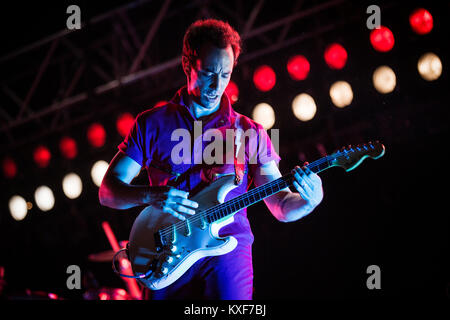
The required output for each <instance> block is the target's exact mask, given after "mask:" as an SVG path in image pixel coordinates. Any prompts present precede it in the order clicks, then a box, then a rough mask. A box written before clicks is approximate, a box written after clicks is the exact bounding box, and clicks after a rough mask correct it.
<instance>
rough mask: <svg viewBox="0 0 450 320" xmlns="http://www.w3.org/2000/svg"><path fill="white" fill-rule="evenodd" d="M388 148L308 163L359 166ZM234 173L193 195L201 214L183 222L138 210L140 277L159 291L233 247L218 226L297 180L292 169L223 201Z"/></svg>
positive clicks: (131, 248) (134, 257)
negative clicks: (202, 262)
mask: <svg viewBox="0 0 450 320" xmlns="http://www.w3.org/2000/svg"><path fill="white" fill-rule="evenodd" d="M384 152H385V148H384V146H383V145H382V144H381V143H379V142H378V141H377V142H374V143H371V142H369V143H367V144H363V145H358V146H356V147H351V146H349V147H347V148H343V149H341V150H340V151H338V152H335V153H333V154H332V155H329V156H325V157H323V158H321V159H319V160H317V161H314V162H312V163H310V164H308V165H307V167H308V168H309V169H310V170H311V171H312V172H314V173H319V172H321V171H323V170H326V169H328V168H331V167H342V168H344V169H345V170H346V171H350V170H353V169H355V168H356V167H357V166H359V165H360V164H361V162H362V161H363V160H364V159H366V158H372V159H378V158H380V157H381V156H383V154H384ZM234 180H235V177H234V173H233V174H230V175H225V176H221V177H220V178H218V179H217V180H215V181H214V182H212V183H211V184H210V185H209V186H207V187H206V188H204V189H203V190H201V191H200V192H199V193H197V194H196V195H195V196H193V197H192V198H191V200H193V201H196V202H198V204H199V207H198V209H197V210H196V213H195V214H194V215H192V216H190V217H189V218H187V219H186V220H185V221H181V220H179V219H177V218H175V217H173V216H172V215H170V214H167V213H164V212H162V210H160V209H158V208H155V207H152V206H148V207H146V208H145V209H144V210H142V212H141V213H140V214H139V215H138V217H137V218H136V220H135V222H134V224H133V227H132V229H131V233H130V239H129V240H130V241H129V244H128V258H129V260H130V262H131V266H132V269H133V273H134V276H133V277H135V278H137V279H138V281H140V282H141V283H142V284H143V285H144V286H146V287H147V288H149V289H152V290H159V289H162V288H165V287H167V286H168V285H170V284H172V283H173V282H174V281H176V280H177V279H178V278H180V277H181V276H182V275H183V274H184V273H185V272H186V271H187V270H188V269H189V268H190V267H191V266H192V265H193V264H194V263H195V262H196V261H198V260H199V259H201V258H203V257H207V256H218V255H223V254H226V253H228V252H231V251H232V250H233V249H234V248H235V247H236V246H237V240H236V238H234V237H232V236H228V237H220V236H219V230H220V228H222V227H223V226H225V225H227V224H230V223H232V222H233V221H234V219H233V215H234V214H235V213H236V212H238V211H240V210H242V209H243V208H245V207H248V206H250V205H252V204H255V203H257V202H259V201H261V200H263V199H264V198H267V197H269V196H271V195H273V194H275V193H277V192H279V191H281V190H283V189H285V188H286V187H289V186H290V185H292V182H293V181H294V177H293V175H292V173H289V174H286V175H284V176H283V177H281V178H279V179H276V180H273V181H271V182H268V183H266V184H264V185H261V186H258V187H256V188H254V189H252V190H249V191H248V192H246V193H244V194H242V195H239V196H237V197H235V198H233V199H231V200H228V201H227V202H224V199H225V196H226V195H227V193H228V192H229V191H230V190H232V189H233V188H235V187H236V184H235V181H234Z"/></svg>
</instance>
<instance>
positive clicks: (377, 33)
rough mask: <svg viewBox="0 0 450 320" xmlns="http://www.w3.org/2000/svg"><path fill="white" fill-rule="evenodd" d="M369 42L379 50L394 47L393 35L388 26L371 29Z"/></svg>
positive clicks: (384, 50)
mask: <svg viewBox="0 0 450 320" xmlns="http://www.w3.org/2000/svg"><path fill="white" fill-rule="evenodd" d="M370 43H372V46H373V48H374V49H375V50H377V51H380V52H387V51H389V50H391V49H392V48H393V47H394V43H395V41H394V35H393V34H392V31H391V30H389V28H387V27H384V26H380V27H379V28H377V29H373V30H372V32H371V33H370Z"/></svg>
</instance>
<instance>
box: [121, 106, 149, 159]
mask: <svg viewBox="0 0 450 320" xmlns="http://www.w3.org/2000/svg"><path fill="white" fill-rule="evenodd" d="M144 137H145V127H144V123H143V119H142V117H141V115H140V114H139V115H138V116H137V117H136V119H135V120H134V124H133V126H132V127H131V129H130V131H129V132H128V134H127V136H126V137H125V139H124V140H123V141H122V143H120V144H119V145H118V147H117V148H118V149H119V150H120V151H122V152H123V153H125V154H126V155H127V156H129V157H130V158H131V159H133V160H134V161H136V162H137V163H138V164H139V165H141V166H144V165H145V157H146V155H145V152H144V150H145V148H144Z"/></svg>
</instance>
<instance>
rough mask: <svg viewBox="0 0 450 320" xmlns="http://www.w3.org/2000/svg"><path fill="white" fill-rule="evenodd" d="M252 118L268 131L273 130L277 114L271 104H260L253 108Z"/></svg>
mask: <svg viewBox="0 0 450 320" xmlns="http://www.w3.org/2000/svg"><path fill="white" fill-rule="evenodd" d="M252 118H253V120H255V121H256V122H257V123H259V124H260V125H262V126H263V127H264V129H266V130H268V129H270V128H272V126H273V125H274V123H275V112H274V111H273V108H272V106H271V105H270V104H268V103H258V104H257V105H256V106H255V107H254V108H253V113H252Z"/></svg>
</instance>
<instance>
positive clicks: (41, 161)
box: [33, 146, 52, 168]
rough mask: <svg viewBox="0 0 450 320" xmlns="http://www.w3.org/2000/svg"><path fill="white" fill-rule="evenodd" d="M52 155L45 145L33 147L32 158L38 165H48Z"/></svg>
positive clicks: (43, 166)
mask: <svg viewBox="0 0 450 320" xmlns="http://www.w3.org/2000/svg"><path fill="white" fill-rule="evenodd" d="M51 157H52V155H51V153H50V151H49V150H48V148H47V147H44V146H38V147H37V148H36V149H34V153H33V158H34V162H36V164H37V165H38V166H39V167H40V168H45V167H47V166H48V164H49V162H50V159H51Z"/></svg>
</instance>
